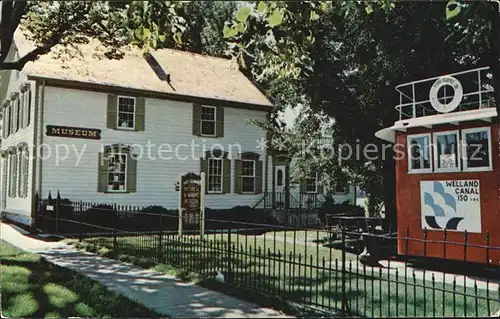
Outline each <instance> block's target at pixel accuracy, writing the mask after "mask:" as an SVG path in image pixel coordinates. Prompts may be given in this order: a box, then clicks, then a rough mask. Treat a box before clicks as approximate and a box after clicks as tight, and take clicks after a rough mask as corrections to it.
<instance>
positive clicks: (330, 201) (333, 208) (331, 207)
mask: <svg viewBox="0 0 500 319" xmlns="http://www.w3.org/2000/svg"><path fill="white" fill-rule="evenodd" d="M355 211H356V212H358V211H359V212H358V213H357V214H356V215H358V214H359V215H362V216H364V212H365V209H364V208H363V207H361V206H357V205H353V204H351V203H350V201H348V200H347V201H344V202H342V203H339V204H337V203H335V199H334V198H333V197H332V196H328V197H327V198H326V200H325V201H324V202H323V205H322V206H321V208H320V209H319V212H318V217H319V219H320V220H321V221H322V222H323V223H326V215H330V214H335V215H338V214H345V213H350V212H355Z"/></svg>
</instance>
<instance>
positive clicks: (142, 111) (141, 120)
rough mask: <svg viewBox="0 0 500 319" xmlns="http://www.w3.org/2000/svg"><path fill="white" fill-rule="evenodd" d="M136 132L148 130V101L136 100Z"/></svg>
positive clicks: (139, 98) (140, 98)
mask: <svg viewBox="0 0 500 319" xmlns="http://www.w3.org/2000/svg"><path fill="white" fill-rule="evenodd" d="M135 103H136V105H135V130H136V131H144V130H145V128H146V99H145V98H143V97H138V98H136V99H135Z"/></svg>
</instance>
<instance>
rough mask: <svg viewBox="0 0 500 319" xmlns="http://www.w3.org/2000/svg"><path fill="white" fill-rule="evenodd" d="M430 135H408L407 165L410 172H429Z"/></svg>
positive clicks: (430, 168) (430, 169)
mask: <svg viewBox="0 0 500 319" xmlns="http://www.w3.org/2000/svg"><path fill="white" fill-rule="evenodd" d="M430 152H431V135H430V134H419V135H410V136H408V167H409V171H410V172H419V173H424V172H430V171H432V167H431V154H430Z"/></svg>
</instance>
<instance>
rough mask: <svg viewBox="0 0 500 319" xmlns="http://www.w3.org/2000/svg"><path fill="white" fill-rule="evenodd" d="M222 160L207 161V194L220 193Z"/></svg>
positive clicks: (210, 159)
mask: <svg viewBox="0 0 500 319" xmlns="http://www.w3.org/2000/svg"><path fill="white" fill-rule="evenodd" d="M222 163H223V161H222V159H218V158H209V159H208V192H209V193H222Z"/></svg>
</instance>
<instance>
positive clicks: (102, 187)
mask: <svg viewBox="0 0 500 319" xmlns="http://www.w3.org/2000/svg"><path fill="white" fill-rule="evenodd" d="M104 154H105V153H102V152H100V153H99V157H98V162H97V171H98V176H97V192H99V193H105V192H106V191H107V190H108V156H104Z"/></svg>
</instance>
